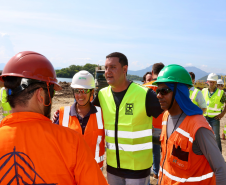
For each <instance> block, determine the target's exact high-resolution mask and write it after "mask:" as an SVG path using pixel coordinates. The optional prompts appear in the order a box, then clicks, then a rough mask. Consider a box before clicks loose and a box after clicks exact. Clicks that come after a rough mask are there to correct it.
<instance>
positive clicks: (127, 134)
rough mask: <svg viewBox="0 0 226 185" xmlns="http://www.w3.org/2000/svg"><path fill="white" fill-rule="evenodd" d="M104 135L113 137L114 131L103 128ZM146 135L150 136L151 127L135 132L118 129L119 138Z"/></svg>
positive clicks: (134, 137)
mask: <svg viewBox="0 0 226 185" xmlns="http://www.w3.org/2000/svg"><path fill="white" fill-rule="evenodd" d="M105 135H106V136H109V137H114V136H115V131H114V130H107V129H105ZM147 136H152V129H147V130H141V131H136V132H128V131H118V137H120V138H130V139H136V138H142V137H147Z"/></svg>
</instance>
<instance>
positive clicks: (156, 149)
mask: <svg viewBox="0 0 226 185" xmlns="http://www.w3.org/2000/svg"><path fill="white" fill-rule="evenodd" d="M163 68H164V64H163V63H161V62H160V63H155V64H154V65H153V66H152V72H151V73H152V81H151V82H148V83H146V84H144V86H146V87H149V88H151V89H153V90H154V91H156V89H157V86H156V85H153V84H152V83H153V82H155V81H156V80H157V77H158V74H159V72H160V71H161V70H162V69H163ZM162 116H163V113H162V114H160V115H159V116H158V117H157V118H154V117H153V122H152V125H153V127H154V129H162ZM159 163H160V145H157V144H153V172H154V175H153V178H154V179H158V173H159Z"/></svg>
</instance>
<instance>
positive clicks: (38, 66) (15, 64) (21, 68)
mask: <svg viewBox="0 0 226 185" xmlns="http://www.w3.org/2000/svg"><path fill="white" fill-rule="evenodd" d="M4 76H17V77H22V78H31V79H35V80H41V81H44V82H48V83H50V84H54V89H55V90H56V91H58V90H61V89H62V88H61V87H60V85H59V84H58V83H57V79H56V73H55V70H54V68H53V66H52V64H51V62H50V61H49V60H48V59H47V58H46V57H45V56H43V55H41V54H39V53H36V52H33V51H22V52H20V53H18V54H16V55H15V56H14V57H12V58H11V59H10V60H9V61H8V62H7V64H6V65H5V67H4V69H3V71H2V75H1V76H0V80H2V81H3V79H2V77H4Z"/></svg>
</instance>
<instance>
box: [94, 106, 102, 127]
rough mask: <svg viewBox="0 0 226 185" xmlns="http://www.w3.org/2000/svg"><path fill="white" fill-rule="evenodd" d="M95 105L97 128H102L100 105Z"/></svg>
mask: <svg viewBox="0 0 226 185" xmlns="http://www.w3.org/2000/svg"><path fill="white" fill-rule="evenodd" d="M95 107H96V109H97V113H96V117H97V126H98V129H103V128H104V125H103V122H102V115H101V108H100V107H97V106H95Z"/></svg>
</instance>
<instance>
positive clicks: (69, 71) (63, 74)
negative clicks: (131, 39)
mask: <svg viewBox="0 0 226 185" xmlns="http://www.w3.org/2000/svg"><path fill="white" fill-rule="evenodd" d="M97 66H98V65H96V64H89V63H87V64H85V65H84V66H80V65H71V66H69V67H66V68H62V69H57V70H55V71H56V75H57V77H59V78H72V77H73V76H74V75H75V73H77V72H79V71H81V70H86V71H89V72H90V73H91V74H92V75H93V76H94V74H95V67H97ZM127 78H128V79H129V80H137V81H142V80H143V79H142V77H139V76H136V75H129V74H127Z"/></svg>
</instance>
